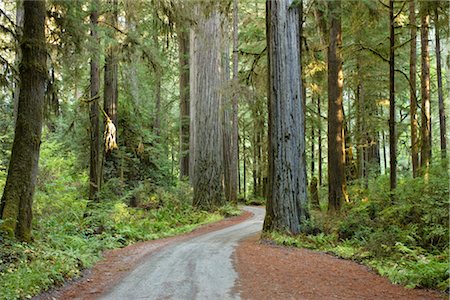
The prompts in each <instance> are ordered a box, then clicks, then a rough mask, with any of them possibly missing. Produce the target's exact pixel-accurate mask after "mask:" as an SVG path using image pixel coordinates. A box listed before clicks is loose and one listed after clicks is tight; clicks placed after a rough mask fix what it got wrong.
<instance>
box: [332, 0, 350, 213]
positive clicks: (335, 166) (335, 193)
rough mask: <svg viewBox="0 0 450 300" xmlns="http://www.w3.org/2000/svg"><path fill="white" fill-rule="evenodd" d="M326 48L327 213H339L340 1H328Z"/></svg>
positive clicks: (341, 184) (341, 171) (341, 151)
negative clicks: (328, 35)
mask: <svg viewBox="0 0 450 300" xmlns="http://www.w3.org/2000/svg"><path fill="white" fill-rule="evenodd" d="M328 7H329V11H330V14H331V15H330V25H331V26H330V45H329V47H328V210H329V211H339V210H340V208H341V206H342V204H343V202H344V201H345V200H346V199H347V191H346V190H347V187H346V181H345V174H344V166H345V151H344V150H345V149H344V147H345V139H344V108H343V103H342V89H343V82H344V75H343V72H342V54H341V47H342V30H341V1H340V0H337V1H330V2H328Z"/></svg>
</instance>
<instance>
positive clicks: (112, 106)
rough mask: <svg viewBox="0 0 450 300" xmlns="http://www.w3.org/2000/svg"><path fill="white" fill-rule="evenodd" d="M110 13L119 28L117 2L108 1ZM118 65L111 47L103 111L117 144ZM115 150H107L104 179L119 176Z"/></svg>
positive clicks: (107, 54)
mask: <svg viewBox="0 0 450 300" xmlns="http://www.w3.org/2000/svg"><path fill="white" fill-rule="evenodd" d="M108 4H109V7H110V11H109V12H108V14H107V20H108V23H109V24H111V25H112V27H113V29H111V30H115V29H114V28H115V27H117V9H118V8H117V5H118V3H117V0H109V1H108ZM114 36H115V34H114V33H112V34H111V39H114ZM117 76H118V63H117V49H116V46H115V45H109V46H108V48H107V50H106V57H105V75H104V86H103V98H104V99H103V110H104V111H105V113H106V114H107V115H108V117H109V118H110V119H111V121H112V123H113V124H114V126H115V127H116V143H117V141H118V117H117V110H118V78H117ZM113 151H114V150H113V149H105V153H104V166H103V167H104V171H103V179H104V180H108V179H111V178H113V177H118V176H119V171H118V170H119V166H118V163H119V162H118V157H116V155H115V154H114V153H113Z"/></svg>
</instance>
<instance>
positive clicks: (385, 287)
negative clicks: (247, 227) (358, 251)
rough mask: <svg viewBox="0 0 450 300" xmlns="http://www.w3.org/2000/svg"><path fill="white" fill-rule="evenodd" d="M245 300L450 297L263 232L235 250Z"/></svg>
mask: <svg viewBox="0 0 450 300" xmlns="http://www.w3.org/2000/svg"><path fill="white" fill-rule="evenodd" d="M234 263H235V267H236V270H237V272H238V274H239V281H238V283H237V284H236V286H235V289H236V292H238V293H239V294H240V296H241V298H242V299H258V300H262V299H305V300H306V299H345V300H348V299H358V300H359V299H370V300H372V299H383V300H384V299H408V300H409V299H411V300H412V299H446V298H448V296H447V295H443V294H441V293H439V292H436V291H429V290H420V289H407V288H405V287H403V286H399V285H394V284H392V283H390V282H389V280H388V279H387V278H384V277H381V276H379V275H377V274H376V273H375V272H373V271H371V270H370V269H369V268H368V267H366V266H363V265H360V264H358V263H356V262H353V261H349V260H344V259H339V258H337V257H335V256H332V255H329V254H326V253H322V252H317V251H312V250H308V249H299V248H293V247H284V246H278V245H274V244H273V243H272V242H271V241H265V240H261V239H260V236H259V235H257V236H253V237H252V238H249V239H246V240H244V241H242V242H241V243H240V244H239V246H238V247H237V248H236V251H235V253H234Z"/></svg>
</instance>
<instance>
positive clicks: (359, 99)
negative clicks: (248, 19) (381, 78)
mask: <svg viewBox="0 0 450 300" xmlns="http://www.w3.org/2000/svg"><path fill="white" fill-rule="evenodd" d="M356 69H357V72H358V74H357V76H358V86H357V90H356V107H357V110H356V139H357V147H356V148H357V160H358V178H366V159H365V157H366V155H365V154H366V147H367V145H366V140H365V138H364V137H365V135H366V130H365V126H364V124H365V122H366V119H365V116H366V114H365V103H364V102H365V101H364V88H363V79H362V78H361V77H362V72H361V58H360V56H358V57H357V59H356Z"/></svg>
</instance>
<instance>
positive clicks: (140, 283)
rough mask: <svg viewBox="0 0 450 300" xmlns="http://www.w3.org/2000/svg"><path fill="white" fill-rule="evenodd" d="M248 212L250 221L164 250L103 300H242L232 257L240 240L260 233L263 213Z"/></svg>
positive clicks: (256, 211) (258, 211)
mask: <svg viewBox="0 0 450 300" xmlns="http://www.w3.org/2000/svg"><path fill="white" fill-rule="evenodd" d="M245 209H246V210H248V211H251V212H252V213H253V214H254V216H253V217H252V218H250V219H249V220H246V221H244V222H242V223H239V224H237V225H234V226H231V227H228V228H225V229H221V230H218V231H213V232H210V233H207V234H205V235H202V236H199V237H196V238H193V239H189V240H187V241H184V242H181V243H179V244H177V245H172V246H169V247H167V248H164V249H162V250H161V251H160V252H158V253H157V254H155V255H153V256H152V257H150V258H149V259H148V260H147V261H146V262H145V263H143V264H142V265H141V266H139V267H138V268H137V269H135V270H134V271H133V272H131V273H130V274H129V275H128V276H127V277H126V278H125V279H124V280H122V281H121V282H120V283H119V285H118V286H117V287H115V288H114V289H113V290H112V291H111V292H109V293H108V294H107V295H105V296H103V297H101V298H100V299H108V300H115V299H117V300H119V299H239V297H238V295H235V294H233V291H232V289H233V286H234V282H235V280H237V273H236V272H235V270H234V267H233V264H232V259H231V257H232V254H233V252H234V248H235V246H236V245H237V242H238V241H239V240H241V239H243V238H245V237H248V236H250V235H254V234H255V233H257V232H259V231H260V230H261V227H262V219H263V214H264V210H263V209H261V208H253V207H246V208H245Z"/></svg>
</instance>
